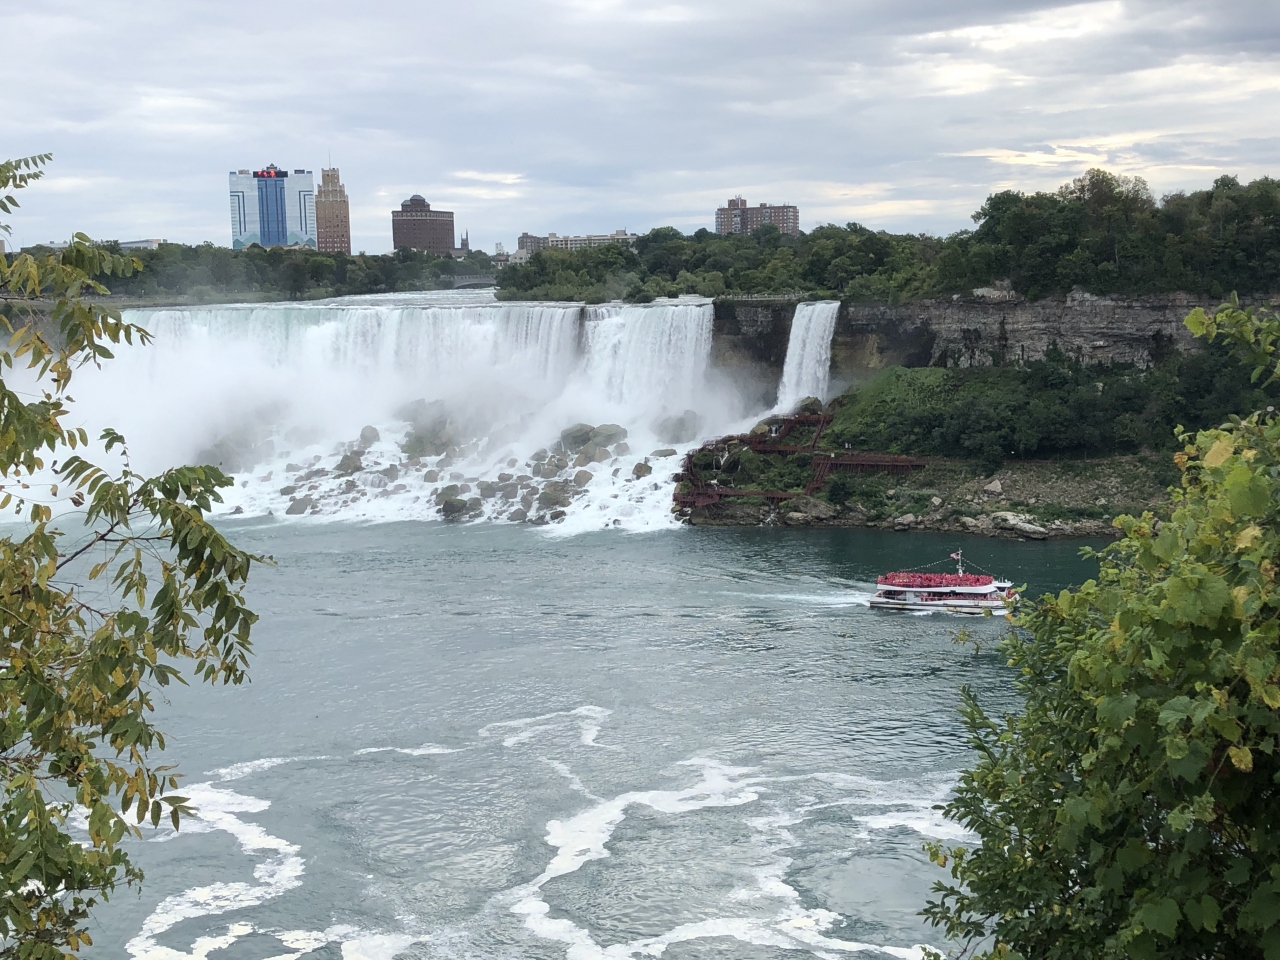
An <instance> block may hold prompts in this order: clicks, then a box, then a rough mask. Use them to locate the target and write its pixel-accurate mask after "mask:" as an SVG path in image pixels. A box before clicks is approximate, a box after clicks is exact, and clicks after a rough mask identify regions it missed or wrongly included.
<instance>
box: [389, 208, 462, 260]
mask: <svg viewBox="0 0 1280 960" xmlns="http://www.w3.org/2000/svg"><path fill="white" fill-rule="evenodd" d="M391 245H392V246H393V247H395V249H397V250H399V249H400V248H401V247H408V248H409V249H410V250H426V251H428V252H430V253H434V254H437V255H438V256H441V257H446V256H448V255H449V254H450V253H451V252H452V251H453V211H452V210H432V209H431V204H429V203H427V201H426V200H424V199H423V198H422V197H420V196H418V194H416V193H415V194H414V195H413V196H412V197H410V198H409V199H408V200H406V201H405V202H404V203H402V204H400V209H399V210H392V211H391Z"/></svg>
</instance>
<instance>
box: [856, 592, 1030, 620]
mask: <svg viewBox="0 0 1280 960" xmlns="http://www.w3.org/2000/svg"><path fill="white" fill-rule="evenodd" d="M870 602H871V609H872V610H903V611H916V610H923V611H924V612H925V613H962V614H968V615H970V616H983V615H984V614H987V613H990V614H993V615H994V614H1003V613H1005V612H1006V611H1007V610H1008V609H1009V607H1008V605H1007V604H1006V602H1005V601H1004V600H889V599H887V598H885V597H872V598H871V601H870ZM1014 603H1017V601H1016V600H1015V601H1014Z"/></svg>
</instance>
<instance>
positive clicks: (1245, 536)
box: [1236, 523, 1262, 550]
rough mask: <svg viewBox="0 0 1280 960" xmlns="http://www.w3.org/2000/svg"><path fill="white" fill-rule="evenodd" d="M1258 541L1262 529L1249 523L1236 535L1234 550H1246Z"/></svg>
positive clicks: (1260, 537)
mask: <svg viewBox="0 0 1280 960" xmlns="http://www.w3.org/2000/svg"><path fill="white" fill-rule="evenodd" d="M1260 539H1262V528H1261V527H1259V526H1258V525H1257V524H1256V523H1251V524H1249V526H1247V527H1245V528H1244V529H1243V530H1241V531H1240V532H1239V533H1238V534H1237V535H1236V549H1237V550H1248V549H1249V548H1250V547H1252V546H1253V545H1254V544H1255V543H1257V542H1258V541H1259V540H1260Z"/></svg>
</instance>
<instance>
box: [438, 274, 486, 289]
mask: <svg viewBox="0 0 1280 960" xmlns="http://www.w3.org/2000/svg"><path fill="white" fill-rule="evenodd" d="M441 279H443V278H441ZM497 283H498V278H497V277H495V276H494V275H493V274H491V273H460V274H458V275H456V276H455V277H453V289H455V290H458V289H461V288H462V287H492V286H496V285H497Z"/></svg>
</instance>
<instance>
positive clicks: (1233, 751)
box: [1227, 747, 1253, 773]
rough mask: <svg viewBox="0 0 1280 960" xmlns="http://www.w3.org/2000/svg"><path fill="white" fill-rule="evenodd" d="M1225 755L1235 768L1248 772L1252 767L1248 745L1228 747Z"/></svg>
mask: <svg viewBox="0 0 1280 960" xmlns="http://www.w3.org/2000/svg"><path fill="white" fill-rule="evenodd" d="M1227 756H1229V757H1230V758H1231V763H1232V765H1233V766H1234V767H1235V768H1236V769H1237V770H1240V771H1242V772H1244V773H1248V772H1249V771H1251V770H1252V769H1253V753H1252V751H1250V749H1249V748H1248V747H1228V748H1227Z"/></svg>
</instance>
